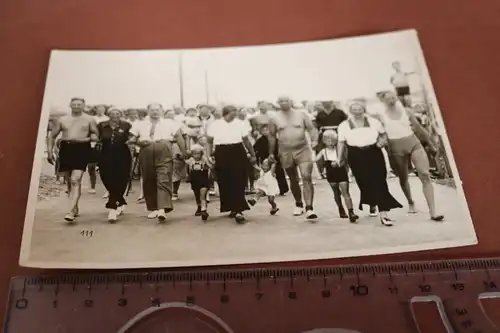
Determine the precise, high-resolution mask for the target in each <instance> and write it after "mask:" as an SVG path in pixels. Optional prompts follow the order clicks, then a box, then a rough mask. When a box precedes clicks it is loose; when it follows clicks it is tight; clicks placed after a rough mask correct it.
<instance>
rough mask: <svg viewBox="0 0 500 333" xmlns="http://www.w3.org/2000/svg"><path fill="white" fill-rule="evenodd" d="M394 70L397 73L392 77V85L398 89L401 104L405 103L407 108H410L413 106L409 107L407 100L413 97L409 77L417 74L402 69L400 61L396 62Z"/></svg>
mask: <svg viewBox="0 0 500 333" xmlns="http://www.w3.org/2000/svg"><path fill="white" fill-rule="evenodd" d="M392 68H393V69H394V71H395V73H394V74H393V75H392V76H391V84H392V85H393V86H394V88H395V89H396V94H397V95H398V98H399V100H400V101H401V103H403V105H404V106H406V107H410V106H411V105H409V103H408V98H407V97H410V96H411V90H410V81H409V80H408V76H410V75H412V74H415V72H404V71H403V70H402V69H401V63H400V62H399V61H394V62H393V63H392Z"/></svg>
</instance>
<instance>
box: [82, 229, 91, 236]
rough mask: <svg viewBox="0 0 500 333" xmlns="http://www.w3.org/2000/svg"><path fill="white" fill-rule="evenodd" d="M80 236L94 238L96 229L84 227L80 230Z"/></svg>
mask: <svg viewBox="0 0 500 333" xmlns="http://www.w3.org/2000/svg"><path fill="white" fill-rule="evenodd" d="M80 236H82V237H87V238H92V237H93V236H94V230H87V229H83V230H82V231H80Z"/></svg>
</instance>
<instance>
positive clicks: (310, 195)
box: [299, 162, 314, 209]
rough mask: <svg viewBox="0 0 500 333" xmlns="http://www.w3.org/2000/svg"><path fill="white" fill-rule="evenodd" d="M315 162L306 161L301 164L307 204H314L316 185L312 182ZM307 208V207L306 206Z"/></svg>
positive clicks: (303, 191)
mask: <svg viewBox="0 0 500 333" xmlns="http://www.w3.org/2000/svg"><path fill="white" fill-rule="evenodd" d="M313 165H314V163H313V162H305V163H301V164H299V171H300V175H301V178H302V193H303V195H304V201H305V204H306V207H307V206H310V207H312V206H313V200H314V186H313V183H312V171H313ZM306 209H307V208H306Z"/></svg>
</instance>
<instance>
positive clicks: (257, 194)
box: [247, 190, 266, 206]
mask: <svg viewBox="0 0 500 333" xmlns="http://www.w3.org/2000/svg"><path fill="white" fill-rule="evenodd" d="M264 195H266V194H265V193H263V192H262V191H260V190H256V191H255V193H254V194H253V195H252V197H251V198H250V199H248V200H247V201H248V203H249V204H250V206H255V204H256V203H257V201H259V200H260V198H262V197H263V196H264Z"/></svg>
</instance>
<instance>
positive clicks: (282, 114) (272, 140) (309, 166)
mask: <svg viewBox="0 0 500 333" xmlns="http://www.w3.org/2000/svg"><path fill="white" fill-rule="evenodd" d="M278 104H279V106H280V108H281V110H280V111H277V112H276V114H275V115H273V117H271V118H270V121H269V153H270V154H269V159H270V160H271V161H273V162H274V161H276V160H275V157H274V152H275V148H276V144H277V145H278V153H279V158H280V160H281V165H282V166H283V168H284V169H285V171H286V173H287V174H288V177H289V179H290V188H291V190H292V194H293V197H294V199H295V209H294V211H293V215H294V216H299V215H302V214H303V213H304V206H303V203H302V193H301V189H300V185H299V181H298V174H297V167H298V169H299V172H300V174H301V176H302V177H301V178H302V184H303V192H304V193H303V194H304V201H305V204H306V207H305V210H306V218H307V219H316V218H317V217H318V216H317V215H316V213H314V209H313V199H314V187H313V183H312V171H313V164H314V156H313V150H312V148H313V147H315V146H316V145H317V142H318V141H317V140H318V138H317V132H316V131H315V130H314V126H313V124H312V121H311V118H310V117H309V116H308V115H307V114H306V113H305V112H304V111H302V110H296V109H293V108H292V101H291V100H290V98H288V97H280V98H279V99H278ZM307 134H309V136H310V138H311V144H309V141H308V137H307ZM311 146H312V147H311Z"/></svg>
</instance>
